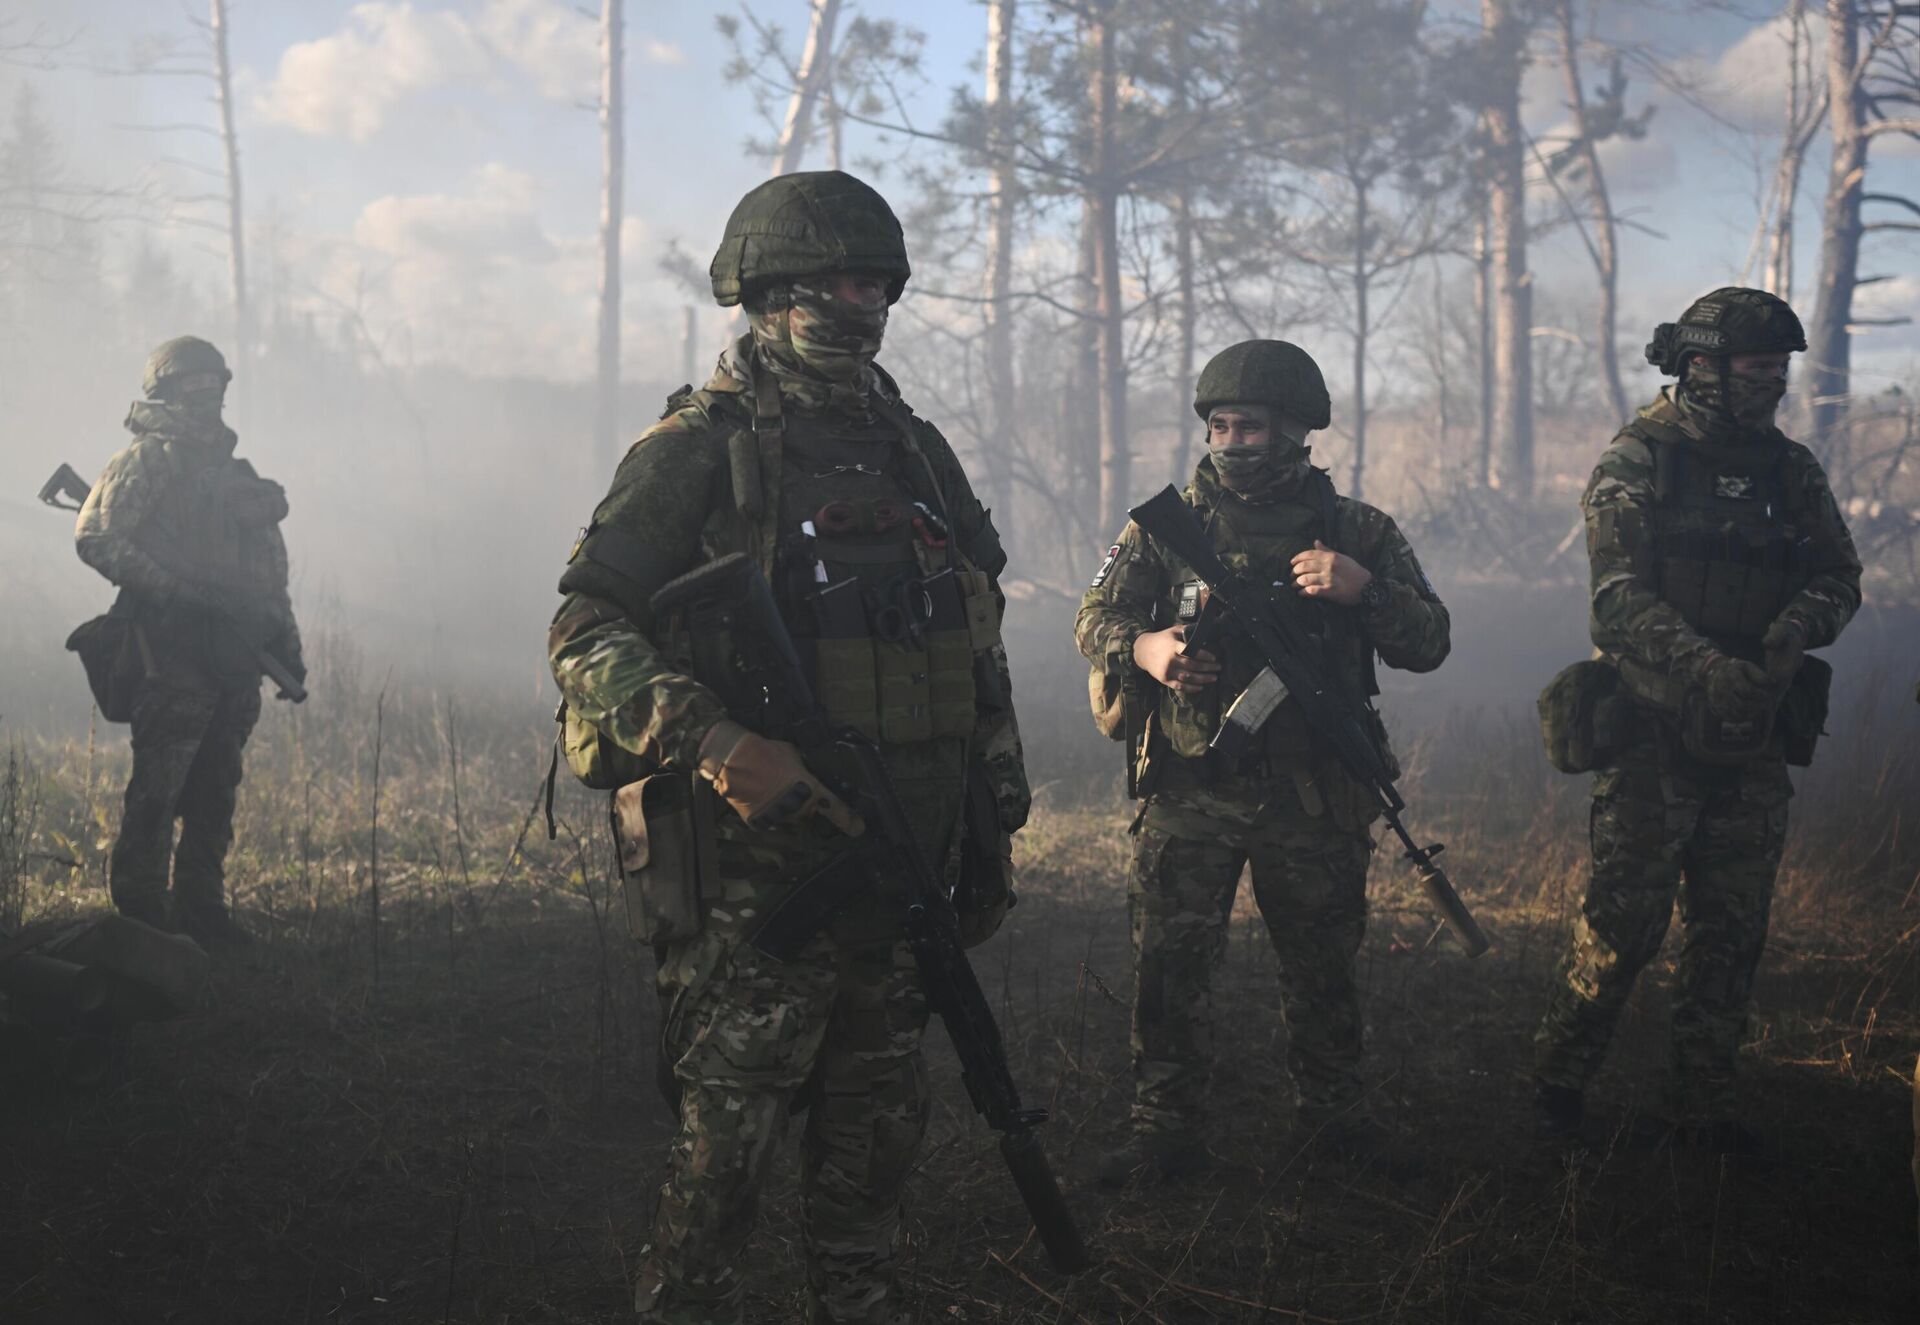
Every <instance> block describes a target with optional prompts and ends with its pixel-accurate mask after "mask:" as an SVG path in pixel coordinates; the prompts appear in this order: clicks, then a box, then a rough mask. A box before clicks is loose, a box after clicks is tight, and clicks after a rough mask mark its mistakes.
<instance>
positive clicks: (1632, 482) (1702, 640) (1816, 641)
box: [1580, 387, 1861, 678]
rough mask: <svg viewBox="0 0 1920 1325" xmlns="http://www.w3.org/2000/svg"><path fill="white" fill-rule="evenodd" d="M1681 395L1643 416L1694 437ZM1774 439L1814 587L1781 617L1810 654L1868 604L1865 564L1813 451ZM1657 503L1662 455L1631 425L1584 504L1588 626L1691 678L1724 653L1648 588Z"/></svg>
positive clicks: (1607, 645) (1635, 658)
mask: <svg viewBox="0 0 1920 1325" xmlns="http://www.w3.org/2000/svg"><path fill="white" fill-rule="evenodd" d="M1672 390H1673V389H1672V388H1671V387H1668V388H1666V389H1664V390H1663V391H1662V392H1661V393H1660V396H1659V397H1658V398H1657V399H1656V400H1655V401H1654V402H1653V403H1652V404H1651V405H1648V406H1646V407H1645V408H1643V409H1642V410H1641V411H1640V418H1641V419H1642V420H1647V421H1650V422H1652V423H1654V424H1656V425H1664V426H1665V427H1667V428H1678V429H1680V430H1681V431H1682V432H1684V433H1688V434H1689V435H1691V434H1692V433H1693V431H1694V430H1693V429H1692V428H1691V426H1690V420H1689V419H1688V418H1687V416H1686V413H1685V411H1684V409H1683V408H1682V407H1681V406H1680V405H1679V404H1677V403H1676V402H1675V400H1674V399H1673V395H1672ZM1772 440H1774V441H1775V442H1776V444H1780V445H1783V446H1784V447H1785V454H1784V456H1783V460H1782V463H1783V481H1784V482H1785V483H1786V484H1787V485H1788V488H1789V490H1790V491H1791V492H1793V493H1794V494H1795V501H1794V504H1795V505H1796V506H1797V507H1798V509H1799V510H1800V511H1801V512H1802V516H1801V519H1802V521H1803V523H1804V524H1805V526H1806V528H1805V533H1806V534H1807V539H1808V542H1807V553H1806V555H1807V569H1808V577H1807V580H1806V583H1805V586H1804V587H1803V588H1801V589H1800V590H1799V591H1798V592H1797V593H1795V594H1794V595H1793V596H1792V598H1791V599H1790V601H1788V602H1787V604H1786V606H1785V607H1783V608H1782V609H1781V611H1780V614H1779V615H1780V616H1781V617H1782V618H1786V619H1789V620H1792V621H1795V622H1797V623H1799V625H1800V626H1801V627H1802V629H1804V630H1805V632H1806V640H1807V647H1809V648H1820V647H1821V646H1823V645H1827V644H1831V643H1833V641H1834V640H1835V639H1836V638H1838V637H1839V634H1840V632H1841V630H1842V629H1844V628H1845V627H1846V624H1847V622H1848V621H1850V620H1852V618H1853V614H1854V612H1855V611H1856V610H1858V608H1859V606H1860V574H1861V567H1860V556H1859V554H1858V553H1857V552H1855V551H1854V546H1853V537H1852V535H1851V534H1849V533H1848V532H1847V525H1846V521H1845V519H1843V518H1842V516H1841V514H1840V508H1839V506H1838V504H1837V503H1836V502H1835V501H1834V498H1833V492H1832V490H1831V489H1830V488H1829V487H1828V486H1827V476H1826V472H1825V471H1824V470H1822V469H1821V467H1820V462H1819V461H1818V460H1816V459H1814V456H1813V452H1812V451H1810V450H1808V449H1807V448H1806V447H1804V446H1802V445H1800V444H1799V443H1798V442H1792V441H1787V440H1786V439H1785V438H1779V437H1775V438H1773V439H1772ZM1655 505H1656V501H1655V460H1654V454H1653V448H1651V447H1649V446H1648V445H1647V443H1646V442H1645V441H1644V440H1642V439H1641V438H1639V437H1637V436H1635V435H1634V433H1633V430H1632V429H1631V427H1629V429H1628V430H1625V431H1622V432H1621V433H1620V434H1619V435H1618V436H1617V437H1615V438H1614V440H1613V444H1612V445H1611V446H1609V447H1608V448H1607V450H1606V453H1605V454H1604V455H1602V456H1601V457H1600V462H1599V463H1598V464H1597V465H1595V466H1594V469H1593V476H1592V478H1590V479H1589V480H1588V482H1587V487H1586V492H1585V493H1584V494H1583V495H1582V496H1581V498H1580V510H1581V513H1582V515H1583V517H1584V519H1585V521H1586V531H1587V557H1588V562H1589V565H1590V568H1591V615H1590V620H1589V626H1590V629H1591V632H1592V635H1593V642H1594V644H1595V645H1597V646H1598V647H1599V649H1600V651H1601V652H1602V653H1604V654H1606V655H1608V656H1609V657H1612V658H1614V659H1616V660H1620V661H1622V662H1625V663H1628V664H1630V665H1631V664H1637V665H1638V667H1639V668H1643V669H1646V670H1647V671H1648V672H1649V673H1651V674H1654V675H1658V676H1670V677H1677V678H1685V677H1688V676H1690V675H1692V674H1693V673H1694V672H1695V670H1696V669H1697V668H1698V667H1699V666H1700V664H1701V663H1703V662H1704V661H1705V660H1706V658H1707V656H1708V655H1710V654H1711V653H1713V652H1715V645H1714V643H1713V642H1712V641H1711V640H1709V639H1708V638H1707V637H1706V636H1705V635H1703V634H1701V633H1700V632H1699V631H1697V630H1695V629H1694V628H1693V627H1692V626H1691V625H1689V624H1688V623H1687V620H1686V618H1685V617H1684V616H1683V615H1682V614H1681V612H1680V610H1679V609H1678V608H1677V607H1675V606H1674V605H1673V604H1672V603H1670V602H1668V601H1666V600H1665V599H1664V598H1663V597H1662V596H1661V595H1660V593H1659V591H1658V588H1657V586H1656V585H1655V584H1653V583H1650V582H1649V577H1648V575H1647V573H1646V565H1647V558H1646V555H1645V554H1646V552H1647V549H1646V548H1645V547H1643V546H1642V542H1643V540H1645V539H1647V538H1648V537H1649V536H1650V531H1651V529H1652V527H1653V522H1652V519H1651V512H1652V511H1653V509H1654V507H1655Z"/></svg>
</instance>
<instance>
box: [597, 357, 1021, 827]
mask: <svg viewBox="0 0 1920 1325" xmlns="http://www.w3.org/2000/svg"><path fill="white" fill-rule="evenodd" d="M687 394H688V395H691V392H689V393H687ZM749 399H750V400H751V402H752V411H753V412H752V422H751V424H750V425H743V426H738V427H736V428H734V430H733V431H732V432H731V433H730V434H729V435H728V437H727V441H726V448H727V456H728V466H727V476H728V486H729V488H730V489H731V494H732V501H731V503H729V504H727V505H725V506H723V507H722V508H720V509H718V510H716V511H715V512H714V513H713V515H712V517H711V518H710V520H709V522H708V530H707V533H706V534H705V535H704V536H703V539H702V542H703V547H702V553H703V555H704V556H705V557H707V558H709V559H711V558H714V557H718V556H721V555H724V554H726V553H728V552H744V553H746V554H748V555H749V556H753V557H754V558H756V559H757V560H758V561H759V562H760V566H761V569H762V571H763V572H764V573H765V574H766V575H767V578H768V580H769V582H770V584H771V585H772V587H773V591H774V595H775V599H776V601H777V602H778V603H779V605H780V608H781V612H782V614H783V615H784V616H785V618H786V621H787V626H788V629H789V630H790V631H791V632H792V634H793V636H794V638H795V642H796V644H797V645H798V646H799V648H800V652H801V656H802V660H803V662H806V663H807V664H808V666H809V671H810V673H811V680H812V681H813V684H814V687H815V693H816V695H817V696H818V698H819V699H820V702H821V704H822V706H823V707H825V709H826V710H827V714H828V717H829V719H830V720H831V721H832V722H834V723H835V724H837V725H847V726H853V727H856V728H858V729H859V730H860V731H862V732H863V733H865V734H866V735H868V736H871V737H873V738H874V739H876V740H878V741H880V742H882V743H883V744H890V745H904V744H911V743H916V742H922V741H929V740H934V739H936V738H941V737H963V738H964V737H968V736H971V735H972V732H973V729H974V724H975V720H976V716H977V705H978V702H979V701H980V699H981V687H982V686H983V685H984V684H987V683H988V682H989V680H991V681H992V682H995V683H997V679H998V672H997V670H996V669H995V668H994V667H993V665H992V661H991V658H990V657H988V656H987V655H989V654H990V651H991V650H992V649H993V648H994V647H995V646H996V645H998V644H999V642H1000V614H999V605H998V601H997V599H996V598H995V595H994V592H993V582H992V578H991V576H989V575H988V574H987V573H986V572H985V571H982V570H980V569H979V568H978V566H977V565H976V564H975V563H974V562H973V561H972V560H970V559H969V557H968V556H967V551H968V550H966V549H962V548H960V547H959V546H957V545H956V543H955V542H954V539H953V537H952V533H951V528H950V524H949V521H948V518H947V507H946V494H945V493H944V492H942V491H941V490H940V487H939V484H938V482H937V480H936V478H935V476H934V472H933V469H932V466H931V465H929V464H928V462H927V460H926V457H925V456H924V455H923V454H922V453H921V451H920V449H919V447H918V445H917V444H916V442H915V441H914V436H913V432H914V427H913V424H914V420H913V416H912V414H911V412H910V411H908V410H907V409H906V407H905V406H904V405H899V404H896V403H895V402H892V401H889V400H885V399H884V398H883V397H880V396H879V395H877V394H876V396H875V404H876V408H875V416H876V417H875V418H874V420H872V421H871V422H870V423H868V424H864V425H859V426H849V425H846V424H843V423H838V422H836V423H835V424H834V425H832V426H831V427H826V426H822V425H821V424H820V423H819V422H818V421H816V420H812V419H805V418H794V419H789V418H787V417H786V416H785V415H784V413H783V411H782V409H781V401H780V395H779V390H778V387H777V385H776V384H775V382H774V380H773V378H772V377H771V375H769V374H765V373H762V374H759V375H757V377H756V379H755V388H754V391H753V393H752V395H751V397H749ZM682 403H684V397H676V398H675V399H674V400H671V401H669V404H668V408H669V412H672V410H673V409H675V408H678V407H679V405H680V404H682ZM769 492H771V493H772V494H773V497H772V500H771V501H770V500H769V499H768V493H769ZM809 531H811V532H809ZM587 542H590V543H592V544H593V546H592V548H591V555H592V556H593V558H594V559H596V560H599V561H601V562H603V563H605V564H607V565H609V566H611V567H612V568H613V569H615V570H620V571H628V570H629V568H628V567H627V566H626V565H624V564H623V563H625V562H627V561H632V562H633V564H632V566H631V569H630V572H629V573H630V578H633V579H635V580H636V581H638V582H643V583H644V582H647V581H648V577H649V576H650V574H651V570H652V567H651V565H650V563H647V562H645V561H644V560H643V559H635V558H632V557H629V555H628V554H627V553H626V552H625V551H623V549H624V548H626V547H627V546H628V545H630V544H631V543H632V542H633V540H631V539H629V538H627V537H626V536H625V535H624V534H622V533H621V531H619V530H618V529H614V528H610V527H609V528H596V529H595V530H593V531H592V532H590V533H589V534H588V535H587ZM581 546H582V547H583V548H584V547H586V546H587V544H586V543H583V544H582V545H581ZM578 554H579V551H578V550H576V555H578ZM652 629H653V631H654V638H655V639H656V641H657V642H658V643H659V644H660V645H661V647H662V650H663V652H665V654H666V655H667V657H668V658H669V659H670V660H671V661H672V662H673V663H674V664H675V665H676V666H679V667H681V668H682V669H683V670H688V671H691V670H692V649H691V646H690V641H689V640H688V639H687V638H686V635H685V632H684V630H682V629H681V624H680V623H679V622H676V621H663V622H655V623H654V624H653V627H652ZM989 698H990V696H989ZM560 716H561V718H562V720H563V722H564V724H565V725H564V731H563V737H562V746H563V749H564V753H565V756H566V760H567V764H568V766H569V767H570V768H571V769H572V770H573V772H574V774H575V776H577V777H578V778H580V780H581V781H583V782H585V783H586V784H587V785H588V786H591V787H596V788H600V789H613V788H617V787H619V786H623V785H626V784H628V783H631V782H634V781H637V780H639V779H640V778H642V777H646V776H648V775H649V774H651V773H653V772H656V771H658V770H657V769H655V768H654V767H653V766H652V764H651V762H650V761H648V760H644V759H642V758H640V757H639V756H637V755H634V754H632V753H631V752H628V751H625V750H622V749H620V748H619V747H617V746H615V745H613V743H612V742H610V741H605V740H602V739H601V738H600V735H599V732H598V731H597V730H596V729H595V728H594V727H593V726H592V725H591V724H590V723H587V722H586V721H585V720H584V719H582V718H580V717H579V716H578V715H576V714H575V713H573V711H572V710H571V708H570V707H568V706H566V705H565V704H564V703H563V704H562V708H561V714H560ZM767 716H768V718H769V722H768V723H767V724H766V727H767V729H768V731H769V732H770V734H775V735H777V734H778V727H779V724H778V718H779V716H780V715H778V714H769V715H767Z"/></svg>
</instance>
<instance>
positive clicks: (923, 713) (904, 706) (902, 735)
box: [872, 639, 972, 745]
mask: <svg viewBox="0 0 1920 1325" xmlns="http://www.w3.org/2000/svg"><path fill="white" fill-rule="evenodd" d="M872 648H873V675H874V681H875V689H876V690H877V691H878V694H879V698H880V739H881V740H882V741H883V742H885V743H886V744H888V745H907V744H910V743H912V742H915V741H925V740H929V739H931V738H932V736H933V685H932V673H931V670H930V668H931V664H930V663H929V662H928V660H927V651H926V649H924V648H915V647H914V646H913V645H912V644H911V643H906V642H903V643H900V644H889V643H887V642H886V641H885V640H878V639H876V640H874V641H873V645H872ZM969 679H971V677H970V676H969ZM968 725H969V728H971V725H972V724H971V722H969V724H968Z"/></svg>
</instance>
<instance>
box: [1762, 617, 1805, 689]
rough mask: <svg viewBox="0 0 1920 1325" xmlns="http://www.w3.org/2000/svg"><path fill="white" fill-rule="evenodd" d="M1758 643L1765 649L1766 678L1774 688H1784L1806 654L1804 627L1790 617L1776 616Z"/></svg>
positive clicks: (1797, 670) (1796, 672)
mask: <svg viewBox="0 0 1920 1325" xmlns="http://www.w3.org/2000/svg"><path fill="white" fill-rule="evenodd" d="M1760 643H1761V645H1762V646H1763V647H1764V648H1765V649H1766V651H1767V679H1768V680H1769V681H1770V682H1772V683H1773V687H1774V689H1776V690H1785V689H1786V688H1787V685H1788V683H1789V682H1791V681H1792V680H1793V678H1794V676H1795V675H1796V674H1798V673H1799V671H1800V660H1801V659H1802V658H1805V657H1806V656H1807V631H1806V627H1804V626H1802V625H1801V624H1800V623H1799V622H1798V621H1795V620H1793V619H1791V618H1790V617H1779V618H1776V619H1775V621H1774V623H1773V624H1772V625H1771V626H1768V627H1767V633H1766V634H1765V635H1762V636H1761V637H1760Z"/></svg>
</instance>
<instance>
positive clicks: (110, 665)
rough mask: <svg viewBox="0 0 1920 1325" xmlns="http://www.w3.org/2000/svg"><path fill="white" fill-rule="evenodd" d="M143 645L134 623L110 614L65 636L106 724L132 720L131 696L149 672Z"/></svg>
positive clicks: (143, 642) (137, 627) (138, 630)
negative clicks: (83, 670)
mask: <svg viewBox="0 0 1920 1325" xmlns="http://www.w3.org/2000/svg"><path fill="white" fill-rule="evenodd" d="M145 645H146V641H145V639H144V638H142V636H141V633H140V626H139V624H138V623H137V622H134V621H130V620H128V619H127V618H126V617H117V616H113V615H111V614H108V615H106V616H97V617H95V618H93V620H91V621H87V622H83V623H82V624H81V625H80V626H79V627H77V628H76V629H75V630H74V632H73V634H71V635H69V636H67V648H69V649H71V650H72V651H73V652H74V653H77V654H79V655H80V666H81V667H82V668H83V669H85V671H86V673H87V688H88V689H89V690H91V691H93V702H94V703H95V704H97V705H98V706H99V708H100V716H101V717H103V718H105V719H106V720H107V721H108V722H129V721H131V720H132V719H133V699H134V695H135V694H136V693H137V692H138V691H139V689H140V683H141V682H142V681H144V680H146V678H147V672H148V670H149V668H148V666H147V663H148V657H147V652H146V647H145Z"/></svg>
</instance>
